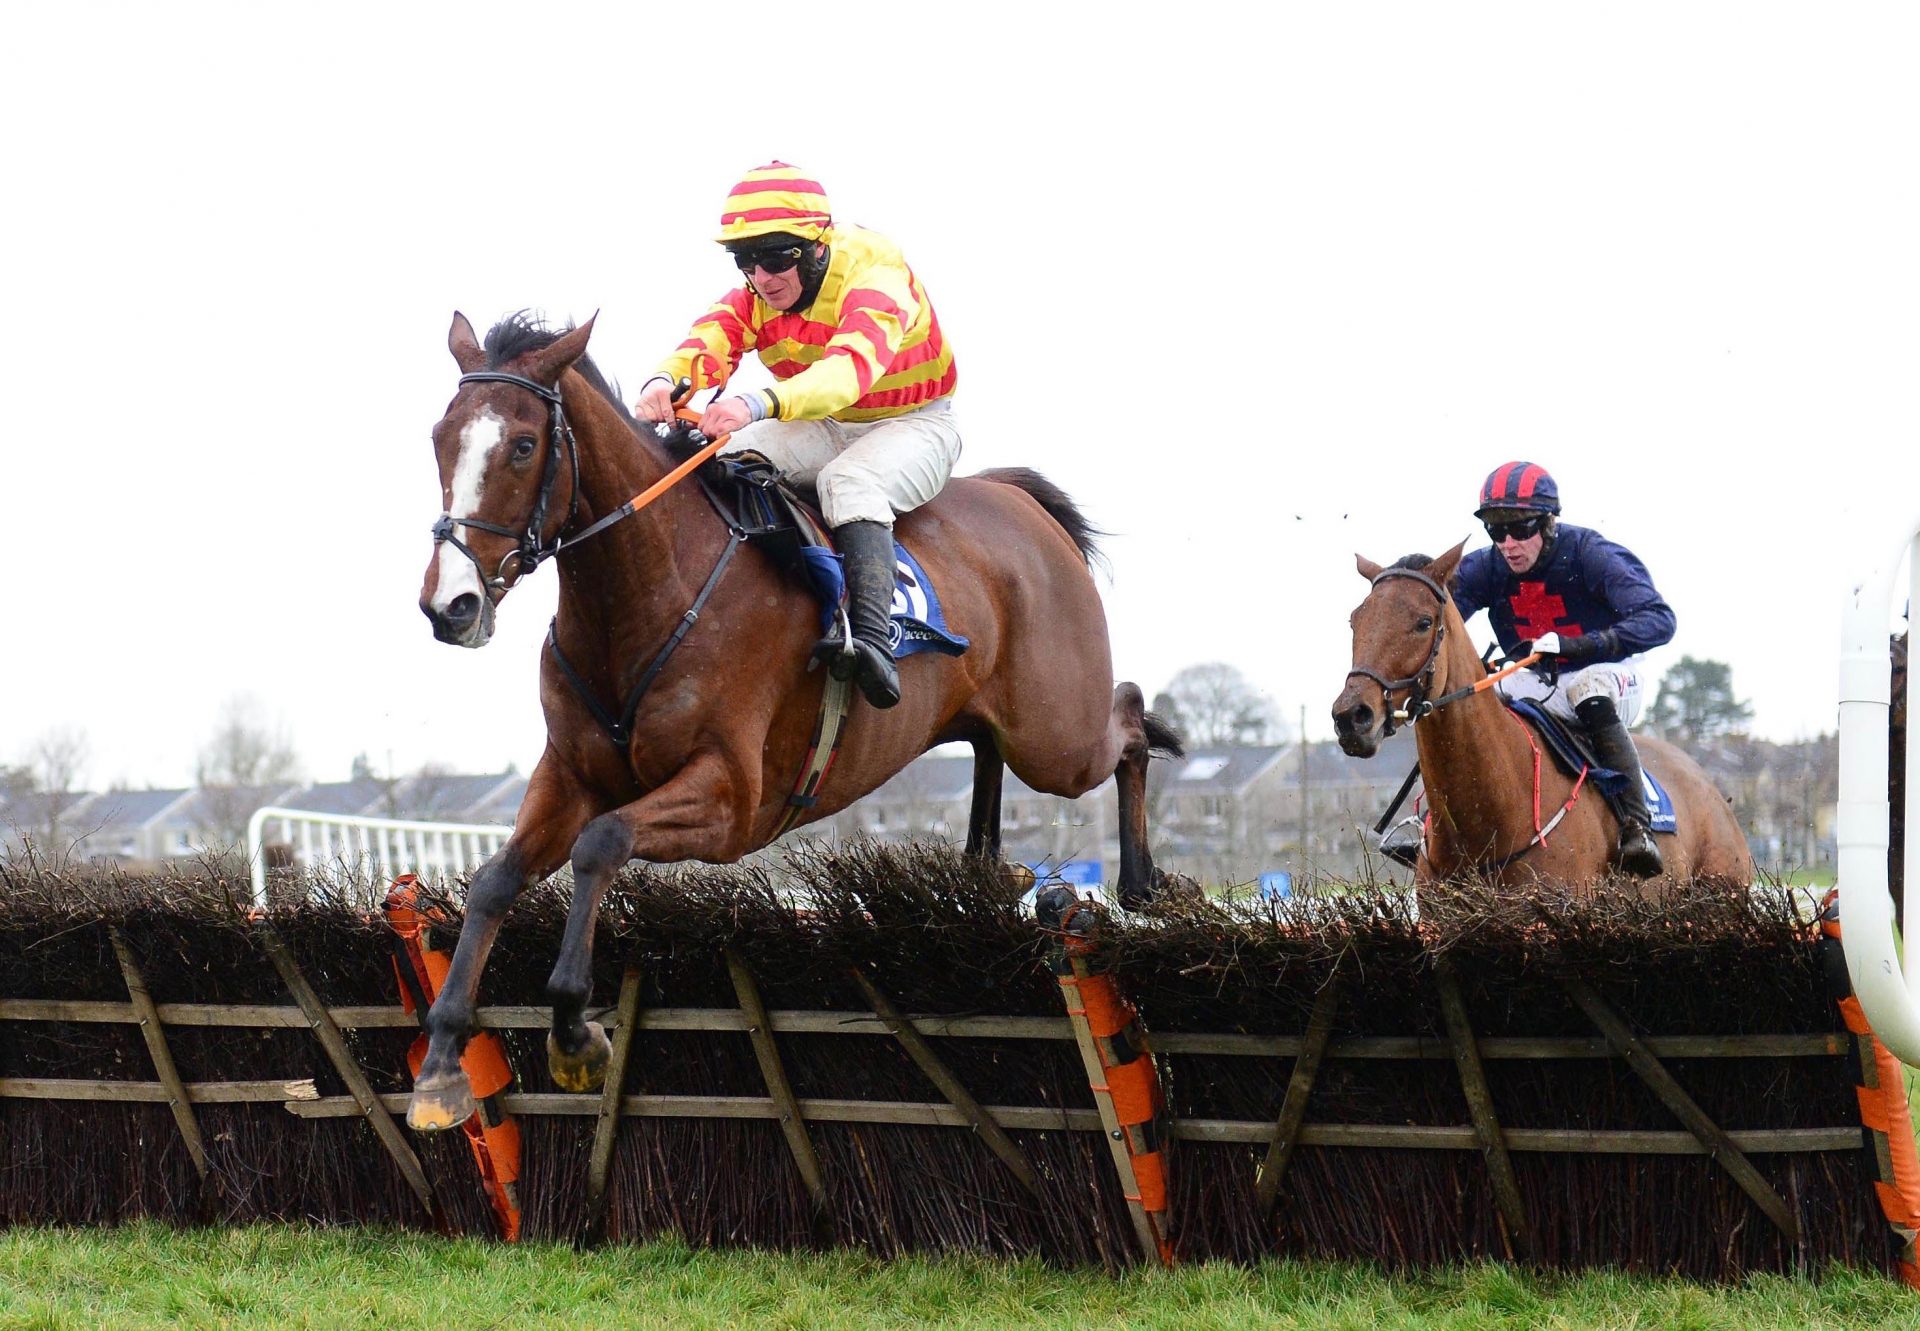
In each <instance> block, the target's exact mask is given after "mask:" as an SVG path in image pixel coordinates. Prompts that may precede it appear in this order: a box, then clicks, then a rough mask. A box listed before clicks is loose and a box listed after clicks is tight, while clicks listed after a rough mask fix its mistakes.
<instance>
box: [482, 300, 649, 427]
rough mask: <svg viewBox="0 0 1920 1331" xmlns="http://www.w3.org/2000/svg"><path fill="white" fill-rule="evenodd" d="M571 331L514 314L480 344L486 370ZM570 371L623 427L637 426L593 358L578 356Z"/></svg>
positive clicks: (524, 313) (525, 314)
mask: <svg viewBox="0 0 1920 1331" xmlns="http://www.w3.org/2000/svg"><path fill="white" fill-rule="evenodd" d="M574 327H575V325H573V324H568V325H567V326H566V327H565V328H549V327H547V325H546V324H545V323H543V322H542V321H541V319H540V317H539V316H538V315H536V314H534V313H532V312H531V311H529V310H516V311H515V312H514V313H512V314H509V315H508V316H507V317H506V318H504V319H502V320H501V321H500V322H499V323H497V324H495V325H494V326H493V327H491V328H489V329H488V330H487V340H486V343H485V344H484V350H485V351H486V353H487V368H488V369H491V370H497V369H499V368H500V367H501V366H503V365H506V364H508V363H509V362H511V361H515V360H518V359H519V358H520V357H522V356H524V355H526V354H527V353H528V352H531V351H544V350H545V349H546V348H548V347H550V346H552V345H553V344H554V343H555V342H558V341H559V340H560V339H561V338H563V337H565V336H566V335H567V334H568V333H571V332H572V331H573V330H574ZM573 368H574V369H576V370H578V371H580V377H581V378H583V379H585V380H586V381H587V382H588V383H589V384H592V385H593V388H594V391H595V392H597V393H599V394H600V396H602V397H604V398H605V399H606V400H607V401H608V402H611V403H612V404H613V406H614V409H615V410H616V411H618V412H619V413H620V416H621V418H622V419H623V420H625V421H626V423H627V424H629V425H631V426H633V427H634V428H635V429H638V428H639V422H637V421H635V420H634V418H633V414H632V413H631V412H629V411H628V410H627V404H626V403H624V402H622V401H621V400H620V388H619V385H617V384H613V383H609V382H608V381H607V378H606V376H605V375H603V374H601V373H600V367H599V366H598V365H595V364H594V363H593V357H591V356H589V355H587V354H586V353H585V352H582V353H581V354H580V359H579V360H576V361H575V362H574V363H573Z"/></svg>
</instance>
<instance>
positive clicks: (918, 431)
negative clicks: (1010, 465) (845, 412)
mask: <svg viewBox="0 0 1920 1331" xmlns="http://www.w3.org/2000/svg"><path fill="white" fill-rule="evenodd" d="M743 448H752V449H758V450H759V451H760V452H762V453H764V454H766V456H767V458H768V459H769V460H770V461H771V462H772V463H773V465H774V466H776V467H778V468H780V470H781V471H783V472H785V473H786V474H787V478H788V479H789V480H791V481H792V482H793V483H794V484H795V485H802V486H809V485H810V486H812V487H813V488H814V489H815V490H816V491H817V492H818V493H819V495H820V509H821V512H823V513H824V514H825V515H826V519H827V525H828V526H830V527H838V526H841V525H842V524H844V523H848V522H880V523H885V524H887V525H888V526H891V525H892V524H893V516H894V514H896V513H907V512H910V511H912V510H913V509H916V508H918V507H920V505H922V504H924V503H926V502H927V501H928V500H929V499H931V498H933V497H934V496H935V495H937V494H939V493H940V487H941V486H943V485H945V484H946V483H947V478H948V477H949V476H951V475H953V466H954V463H956V462H958V461H959V460H960V423H959V420H958V419H957V418H956V417H955V415H954V412H953V406H952V402H951V400H950V399H947V398H941V399H940V400H939V401H937V402H929V403H927V405H926V406H924V407H921V408H919V409H918V410H916V411H910V412H908V413H907V414H906V415H904V416H889V417H887V418H886V419H885V420H878V421H857V422H849V421H836V420H818V421H761V422H759V423H758V424H756V425H749V426H747V427H746V428H745V429H743V430H741V431H740V432H739V433H737V434H735V435H734V437H733V440H732V441H731V442H730V443H729V444H728V445H727V447H726V449H725V450H724V451H725V452H728V453H733V452H737V451H739V450H740V449H743Z"/></svg>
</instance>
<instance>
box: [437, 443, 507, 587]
mask: <svg viewBox="0 0 1920 1331" xmlns="http://www.w3.org/2000/svg"><path fill="white" fill-rule="evenodd" d="M506 434H507V423H506V422H505V421H504V420H502V419H501V418H500V417H499V416H497V415H495V414H494V413H493V411H491V410H482V411H481V413H480V414H479V415H477V416H475V417H474V418H473V419H472V420H470V421H468V422H467V424H466V427H465V428H464V429H462V430H461V431H460V456H459V458H458V459H457V460H456V461H455V462H454V464H453V484H452V485H451V486H449V487H448V489H447V491H446V493H445V494H443V495H441V500H442V501H443V502H444V503H445V504H446V506H447V512H448V513H449V514H451V515H452V516H453V517H456V518H466V517H472V516H473V515H474V514H475V513H477V512H479V510H480V492H481V490H483V489H484V488H486V482H487V464H488V462H489V460H490V459H491V458H492V456H493V450H494V449H496V448H498V447H499V446H500V441H501V440H502V439H504V438H506ZM455 535H457V536H459V537H460V539H461V540H463V541H465V540H466V539H467V534H466V533H465V532H464V531H459V530H457V529H456V531H455ZM485 590H486V589H485V588H483V587H482V586H481V585H480V575H479V573H478V572H477V571H476V570H475V569H474V567H473V561H472V560H471V559H468V558H467V557H466V556H465V555H463V554H461V553H460V551H459V550H457V549H455V548H454V547H453V545H452V544H451V543H443V544H442V545H441V546H440V576H439V578H438V579H437V580H436V582H435V584H434V592H433V608H434V609H435V610H445V609H446V608H447V607H448V606H449V605H451V604H453V600H454V598H455V597H457V596H462V595H464V594H466V593H468V592H472V593H473V594H474V595H476V596H484V595H485Z"/></svg>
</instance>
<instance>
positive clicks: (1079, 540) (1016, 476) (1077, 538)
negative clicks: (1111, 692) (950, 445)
mask: <svg viewBox="0 0 1920 1331" xmlns="http://www.w3.org/2000/svg"><path fill="white" fill-rule="evenodd" d="M979 477H980V479H981V480H983V481H995V482H997V483H999V484H1001V485H1011V486H1013V487H1014V488H1015V489H1017V490H1025V491H1026V492H1027V493H1028V494H1030V495H1032V496H1033V497H1034V500H1035V501H1036V502H1037V503H1038V504H1039V505H1040V507H1042V508H1044V509H1046V510H1047V516H1048V517H1050V518H1052V519H1053V520H1054V521H1055V522H1057V523H1059V524H1060V528H1061V530H1062V531H1064V532H1066V534H1067V535H1068V536H1070V537H1072V538H1073V543H1074V546H1075V547H1076V548H1078V550H1079V551H1080V558H1082V559H1084V560H1085V561H1086V562H1087V565H1088V567H1092V565H1093V561H1094V560H1095V559H1096V558H1097V557H1098V556H1099V554H1100V545H1099V538H1100V537H1102V536H1105V535H1106V534H1107V533H1106V532H1103V531H1101V530H1100V529H1099V528H1098V527H1096V526H1094V525H1093V524H1092V523H1091V522H1088V521H1087V515H1086V514H1084V513H1082V512H1081V511H1080V506H1079V505H1078V504H1076V503H1074V502H1073V500H1072V499H1071V498H1070V497H1068V495H1067V492H1066V491H1065V490H1062V489H1061V488H1060V487H1059V486H1057V485H1055V484H1054V483H1053V482H1052V481H1050V480H1048V479H1047V478H1046V477H1044V476H1042V475H1041V474H1040V473H1039V472H1037V471H1035V470H1033V468H1031V467H993V468H990V469H988V470H986V471H983V472H981V473H979ZM1168 733H1169V734H1171V733H1172V732H1171V731H1169V732H1168ZM1176 742H1177V741H1176Z"/></svg>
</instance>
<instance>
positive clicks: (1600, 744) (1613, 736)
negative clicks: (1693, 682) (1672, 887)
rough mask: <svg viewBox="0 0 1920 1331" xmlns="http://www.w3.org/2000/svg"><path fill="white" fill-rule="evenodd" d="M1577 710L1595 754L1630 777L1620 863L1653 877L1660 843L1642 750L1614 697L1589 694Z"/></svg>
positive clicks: (1624, 798)
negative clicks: (1642, 772)
mask: <svg viewBox="0 0 1920 1331" xmlns="http://www.w3.org/2000/svg"><path fill="white" fill-rule="evenodd" d="M1574 713H1575V715H1577V716H1578V717H1579V718H1580V724H1581V726H1582V727H1583V728H1584V729H1585V730H1586V732H1587V736H1588V738H1590V739H1591V740H1592V741H1593V751H1594V754H1595V755H1596V756H1597V757H1598V758H1599V759H1600V761H1601V762H1602V763H1604V764H1605V765H1606V766H1608V767H1611V768H1612V769H1613V770H1614V771H1616V772H1619V773H1620V774H1621V775H1622V776H1624V777H1626V779H1627V788H1626V791H1625V793H1624V794H1623V796H1622V797H1621V800H1620V802H1621V804H1622V805H1624V806H1625V810H1624V815H1623V817H1622V818H1621V820H1620V867H1621V868H1622V869H1625V870H1626V871H1627V872H1628V873H1630V874H1632V875H1634V877H1636V878H1652V877H1654V876H1655V875H1657V874H1658V873H1659V872H1660V870H1661V867H1662V866H1661V863H1660V847H1659V846H1658V845H1656V844H1655V843H1654V839H1653V816H1652V815H1651V814H1649V813H1648V812H1647V786H1646V781H1645V780H1644V779H1643V778H1642V777H1641V775H1640V754H1639V751H1638V750H1636V749H1635V748H1634V747H1633V736H1631V735H1629V734H1628V733H1627V727H1626V726H1625V725H1624V724H1623V723H1622V722H1621V720H1620V714H1619V713H1618V712H1616V711H1615V710H1614V707H1613V699H1611V698H1588V699H1587V700H1586V701H1585V702H1583V703H1581V704H1580V705H1579V706H1578V707H1576V708H1574Z"/></svg>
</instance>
